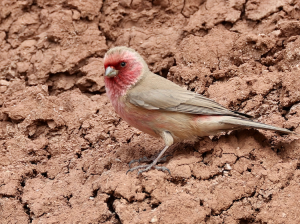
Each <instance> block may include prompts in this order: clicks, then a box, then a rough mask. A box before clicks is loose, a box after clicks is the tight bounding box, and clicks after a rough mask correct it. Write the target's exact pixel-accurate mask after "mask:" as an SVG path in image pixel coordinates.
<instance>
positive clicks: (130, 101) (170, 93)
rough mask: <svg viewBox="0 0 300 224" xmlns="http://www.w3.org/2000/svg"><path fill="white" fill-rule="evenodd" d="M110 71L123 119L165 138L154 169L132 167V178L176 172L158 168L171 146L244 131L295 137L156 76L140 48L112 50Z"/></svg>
mask: <svg viewBox="0 0 300 224" xmlns="http://www.w3.org/2000/svg"><path fill="white" fill-rule="evenodd" d="M104 68H105V73H104V83H105V89H106V94H107V97H108V98H109V100H110V102H111V103H112V105H113V107H114V109H115V111H116V112H117V114H119V116H120V117H121V118H122V119H123V120H125V121H126V122H127V123H128V124H129V125H131V126H133V127H135V128H137V129H139V130H141V131H142V132H145V133H147V134H149V135H152V136H154V137H160V138H162V139H163V141H164V143H165V146H164V148H163V149H162V150H161V151H160V153H159V154H158V156H157V157H156V158H155V159H154V160H153V161H152V163H151V164H147V165H139V166H136V167H133V168H130V169H129V170H128V171H127V173H128V172H131V171H134V170H138V175H139V174H141V173H143V172H146V171H149V170H150V169H152V168H155V169H157V170H162V171H168V172H169V173H170V170H169V169H168V168H166V167H162V166H157V165H156V164H157V162H159V160H160V159H161V158H162V156H163V155H164V153H165V152H166V151H167V149H168V148H169V147H170V146H171V145H173V144H174V143H176V142H180V141H183V140H196V139H197V138H199V137H203V136H213V135H217V134H219V133H221V132H228V131H230V130H235V129H243V128H257V129H265V130H273V131H277V132H280V133H283V134H292V133H293V132H292V131H290V130H288V129H285V128H279V127H275V126H271V125H267V124H263V123H259V122H256V121H254V120H252V119H251V116H249V115H247V114H243V113H241V112H237V111H232V110H229V109H227V108H225V107H223V106H222V105H220V104H219V103H217V102H215V101H213V100H211V99H209V98H207V97H205V96H203V95H201V94H198V93H196V92H192V91H189V90H186V89H183V88H182V87H180V86H178V85H177V84H175V83H173V82H172V81H170V80H168V79H166V78H164V77H161V76H159V75H157V74H154V73H152V72H151V71H150V70H149V67H148V65H147V63H146V62H145V60H144V59H143V58H142V57H141V55H140V54H139V53H138V52H136V51H135V50H134V49H131V48H128V47H125V46H117V47H113V48H111V49H109V50H108V51H107V52H106V54H105V56H104ZM133 161H135V160H133ZM130 164H131V163H129V167H130Z"/></svg>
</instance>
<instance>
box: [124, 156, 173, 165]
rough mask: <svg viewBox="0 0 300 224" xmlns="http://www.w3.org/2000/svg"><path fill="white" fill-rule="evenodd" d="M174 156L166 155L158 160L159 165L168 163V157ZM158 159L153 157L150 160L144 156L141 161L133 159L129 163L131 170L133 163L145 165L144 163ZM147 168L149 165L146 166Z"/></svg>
mask: <svg viewBox="0 0 300 224" xmlns="http://www.w3.org/2000/svg"><path fill="white" fill-rule="evenodd" d="M169 156H172V155H166V156H164V157H162V158H161V159H160V160H158V163H162V162H166V161H167V157H169ZM155 158H156V156H152V157H150V158H148V157H146V156H144V157H142V158H139V159H133V160H131V161H130V162H129V163H128V166H129V168H130V167H131V164H133V163H139V164H140V163H144V162H152V161H153V160H154V159H155ZM145 166H147V165H145Z"/></svg>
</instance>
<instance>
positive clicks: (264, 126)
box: [220, 116, 294, 134]
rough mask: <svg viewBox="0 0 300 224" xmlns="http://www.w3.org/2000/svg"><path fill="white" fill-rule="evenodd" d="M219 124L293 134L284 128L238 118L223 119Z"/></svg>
mask: <svg viewBox="0 0 300 224" xmlns="http://www.w3.org/2000/svg"><path fill="white" fill-rule="evenodd" d="M220 123H223V124H229V125H234V126H241V127H249V128H258V129H265V130H273V131H278V132H281V133H284V134H293V133H294V132H292V131H290V130H288V129H285V128H278V127H275V126H272V125H268V124H263V123H259V122H255V121H251V120H244V119H240V118H238V117H231V116H228V117H223V119H222V121H220Z"/></svg>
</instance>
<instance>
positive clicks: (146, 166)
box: [126, 164, 171, 175]
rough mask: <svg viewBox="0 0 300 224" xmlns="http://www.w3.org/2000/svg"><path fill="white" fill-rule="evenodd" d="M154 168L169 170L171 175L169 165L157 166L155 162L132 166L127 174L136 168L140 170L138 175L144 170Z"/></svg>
mask: <svg viewBox="0 0 300 224" xmlns="http://www.w3.org/2000/svg"><path fill="white" fill-rule="evenodd" d="M152 167H153V168H154V169H157V170H161V171H168V172H169V174H170V175H171V172H170V170H169V169H168V168H167V167H164V166H155V165H153V164H150V165H140V166H135V167H132V168H131V169H129V170H127V172H126V174H127V173H129V172H132V171H134V170H139V169H141V170H139V172H138V175H140V174H141V173H143V172H147V171H148V170H150V169H151V168H152Z"/></svg>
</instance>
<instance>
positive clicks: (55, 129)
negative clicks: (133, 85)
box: [0, 0, 300, 224]
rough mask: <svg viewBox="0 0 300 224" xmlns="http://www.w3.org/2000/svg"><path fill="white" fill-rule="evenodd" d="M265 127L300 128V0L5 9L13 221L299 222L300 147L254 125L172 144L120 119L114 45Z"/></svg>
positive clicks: (66, 2) (3, 79)
mask: <svg viewBox="0 0 300 224" xmlns="http://www.w3.org/2000/svg"><path fill="white" fill-rule="evenodd" d="M117 45H125V46H130V47H132V48H134V49H136V50H137V51H138V52H139V53H140V54H141V55H142V56H143V57H144V58H145V59H146V61H147V63H148V64H149V66H150V68H151V70H152V71H154V72H156V73H158V74H160V75H162V76H164V77H166V78H168V79H170V80H172V81H173V82H175V83H177V84H179V85H181V86H183V87H185V88H188V89H190V90H192V91H196V92H198V93H201V94H204V95H205V96H207V97H210V98H211V99H214V100H216V101H217V102H219V103H221V104H222V105H224V106H226V107H228V108H230V109H232V110H238V111H240V112H244V113H248V114H250V115H252V116H254V117H255V118H257V120H258V121H261V122H264V123H268V124H272V125H276V126H279V127H285V128H289V129H291V130H295V131H296V132H298V133H299V132H300V128H299V123H300V79H299V74H300V73H299V72H300V71H299V69H300V67H299V66H300V3H299V1H297V0H230V1H225V0H174V1H173V0H172V1H171V0H161V1H158V0H152V1H150V0H148V1H142V0H121V1H115V0H106V1H101V0H18V1H17V0H0V94H1V97H0V222H1V223H131V224H132V223H211V224H212V223H240V224H246V223H300V216H299V209H300V162H299V159H300V140H299V139H298V136H296V135H294V136H280V135H278V134H276V133H274V132H270V131H258V130H243V131H234V132H231V133H228V134H223V135H220V136H217V137H214V138H209V137H206V138H203V139H200V140H199V141H198V142H196V143H193V142H183V143H180V144H177V145H174V146H173V147H172V149H171V150H169V153H170V154H172V156H171V157H169V158H168V160H167V161H166V162H165V163H164V164H163V165H165V166H167V167H168V168H169V169H170V170H171V175H169V174H168V173H164V172H159V171H156V170H151V171H149V172H147V173H144V174H142V175H141V176H140V177H138V176H137V173H136V172H133V173H130V174H128V175H126V174H125V172H126V170H127V169H128V165H127V163H128V162H129V161H130V160H132V159H135V158H140V157H143V156H151V155H154V154H155V153H157V152H159V151H160V149H161V148H162V147H163V143H162V141H161V140H160V139H154V138H152V137H150V136H148V135H146V134H144V133H141V132H140V131H138V130H137V129H135V128H132V127H129V126H128V125H127V124H126V123H125V122H124V121H122V120H121V119H120V118H119V117H118V115H116V114H115V112H114V111H113V108H112V106H111V104H110V102H109V101H108V99H107V97H106V94H105V88H104V82H103V72H104V69H103V56H104V54H105V52H106V51H107V50H108V49H109V48H110V47H112V46H117Z"/></svg>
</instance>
